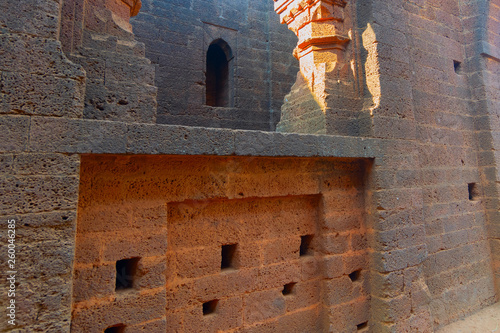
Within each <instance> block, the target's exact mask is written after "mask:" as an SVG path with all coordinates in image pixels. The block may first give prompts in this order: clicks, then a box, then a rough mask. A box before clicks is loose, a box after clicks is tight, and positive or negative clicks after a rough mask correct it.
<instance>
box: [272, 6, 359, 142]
mask: <svg viewBox="0 0 500 333" xmlns="http://www.w3.org/2000/svg"><path fill="white" fill-rule="evenodd" d="M274 7H275V11H276V12H277V13H278V14H279V15H280V18H281V23H284V24H287V25H288V28H289V29H290V30H292V31H293V32H294V33H295V34H296V35H297V37H298V39H299V40H298V43H297V47H296V48H295V50H294V56H295V57H296V58H297V59H298V60H299V63H300V73H301V74H302V77H301V75H299V76H298V78H297V82H296V83H295V85H294V87H292V92H291V93H290V94H289V95H287V97H286V98H285V105H284V106H283V108H282V118H281V122H280V123H279V124H278V127H277V130H278V131H283V132H302V133H323V134H327V133H335V132H337V131H336V130H335V129H334V127H335V126H333V127H332V126H331V125H332V124H330V123H329V119H328V118H329V116H328V114H329V113H331V111H332V110H333V109H337V110H338V109H342V110H343V109H346V108H348V109H349V108H350V109H352V107H353V99H356V98H357V91H356V89H357V84H356V80H355V73H356V68H355V54H354V48H353V46H352V44H353V43H352V40H353V34H354V28H353V27H354V24H353V20H352V15H351V10H352V9H351V6H350V3H348V2H347V1H346V0H275V3H274ZM305 84H307V87H308V88H309V93H310V94H311V95H312V96H309V98H307V94H308V92H307V90H306V89H304V87H305ZM310 97H312V98H313V99H314V101H315V102H316V106H314V101H312V100H311V98H310ZM346 98H347V100H346ZM348 99H351V101H349V100H348ZM306 100H307V102H306ZM354 104H356V103H354ZM332 108H333V109H332ZM337 114H338V112H337ZM330 118H331V117H330Z"/></svg>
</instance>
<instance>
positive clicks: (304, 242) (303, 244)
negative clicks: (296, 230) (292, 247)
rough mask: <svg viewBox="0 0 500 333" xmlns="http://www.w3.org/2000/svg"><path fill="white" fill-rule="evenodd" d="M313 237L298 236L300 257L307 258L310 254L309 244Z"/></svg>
mask: <svg viewBox="0 0 500 333" xmlns="http://www.w3.org/2000/svg"><path fill="white" fill-rule="evenodd" d="M312 239H313V235H305V236H300V256H301V257H302V256H307V255H311V254H312V249H311V242H312Z"/></svg>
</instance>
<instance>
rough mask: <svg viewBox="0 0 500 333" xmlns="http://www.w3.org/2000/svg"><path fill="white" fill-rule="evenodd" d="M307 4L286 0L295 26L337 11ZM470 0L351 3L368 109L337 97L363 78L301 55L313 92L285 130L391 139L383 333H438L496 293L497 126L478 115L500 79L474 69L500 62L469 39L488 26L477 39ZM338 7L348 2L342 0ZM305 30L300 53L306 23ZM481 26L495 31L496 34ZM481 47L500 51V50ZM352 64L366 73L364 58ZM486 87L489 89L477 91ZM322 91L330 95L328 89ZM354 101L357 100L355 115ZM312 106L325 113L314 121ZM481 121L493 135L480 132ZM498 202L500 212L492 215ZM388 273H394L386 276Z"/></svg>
mask: <svg viewBox="0 0 500 333" xmlns="http://www.w3.org/2000/svg"><path fill="white" fill-rule="evenodd" d="M299 3H300V1H288V0H279V1H276V2H275V4H276V5H275V9H276V11H277V12H278V13H280V15H281V17H282V22H283V23H287V24H288V26H289V27H290V29H292V30H294V29H295V30H296V28H295V26H294V25H295V24H296V20H299V22H300V24H302V25H305V26H306V27H308V26H313V25H314V24H316V23H315V20H316V19H318V21H319V17H315V16H314V15H312V14H308V13H313V9H315V8H316V6H319V7H317V8H323V7H324V9H321V10H320V12H321V15H326V17H331V16H332V15H333V16H335V15H338V12H335V10H333V11H332V9H331V7H328V6H329V5H328V3H329V2H327V1H324V3H323V1H313V2H311V5H306V4H305V3H304V4H302V5H299ZM460 4H461V2H459V1H447V2H445V3H444V2H434V1H418V2H405V3H386V2H379V1H367V2H363V3H361V2H359V3H358V5H357V8H356V10H355V11H354V10H351V11H350V12H349V11H348V10H347V9H348V8H349V5H347V6H346V7H345V11H344V14H346V13H348V15H354V16H356V23H357V27H356V30H352V31H351V32H352V34H350V35H349V38H350V39H351V40H354V41H355V40H356V39H357V38H359V43H358V44H356V43H354V44H353V45H352V48H354V52H355V53H357V54H358V55H357V56H359V57H361V59H362V64H363V67H364V68H362V71H361V73H362V75H361V76H358V75H355V77H356V80H355V83H354V84H355V85H364V86H365V87H364V96H363V99H364V102H363V104H364V106H361V105H359V103H357V102H356V101H355V99H352V101H349V95H348V97H347V98H338V97H337V96H342V95H343V94H342V92H343V91H344V90H345V89H346V87H349V86H350V85H352V80H351V78H350V77H342V76H341V75H340V76H339V74H338V73H337V72H336V71H335V70H333V71H331V72H327V73H326V74H325V77H324V78H323V79H322V80H320V81H319V82H318V80H317V78H316V77H317V75H315V76H311V75H308V68H309V67H312V66H313V65H314V66H316V68H319V67H320V66H319V65H318V62H317V61H316V60H315V58H314V59H307V58H300V59H301V70H302V68H303V67H304V68H305V70H302V72H303V75H304V77H305V81H307V82H308V84H309V90H310V92H308V91H307V90H306V88H305V87H306V86H305V83H304V82H303V81H304V79H302V78H301V77H299V78H298V80H297V82H296V87H297V88H296V89H295V90H292V91H291V93H290V95H288V96H287V98H286V99H285V104H284V106H283V109H282V110H283V116H282V121H283V122H282V123H280V124H279V125H278V129H279V130H281V131H292V132H293V131H300V132H302V133H328V134H343V135H353V136H368V137H374V138H380V139H382V140H383V142H384V143H383V144H382V145H381V146H380V147H379V148H380V150H379V153H380V154H383V155H384V157H383V158H381V159H376V160H375V165H374V166H375V167H374V169H373V170H372V174H371V175H372V176H373V177H372V178H371V181H372V183H371V188H372V189H373V192H372V199H373V202H372V204H373V206H372V214H371V217H370V218H369V219H368V225H369V226H370V227H371V229H369V231H368V234H369V236H370V237H369V239H370V244H371V246H372V248H373V250H374V251H375V252H374V253H373V257H372V260H373V269H374V272H373V274H374V277H375V278H374V280H373V285H372V290H373V291H374V292H375V293H374V294H373V298H372V305H371V308H372V317H371V323H370V328H371V329H373V330H374V331H377V332H378V331H380V332H401V331H416V330H419V331H424V332H428V331H432V330H433V326H434V327H438V326H441V325H444V324H447V323H449V322H450V321H454V320H456V319H458V318H460V317H461V316H463V315H464V314H467V313H471V312H474V311H476V310H478V309H479V308H481V307H484V306H485V305H488V304H491V303H492V302H494V301H495V300H496V299H497V294H496V292H495V288H494V276H493V274H492V271H491V264H492V261H493V265H494V267H497V266H498V265H496V264H495V258H496V251H497V250H496V247H495V245H496V243H495V242H496V239H495V231H492V230H495V227H494V226H495V225H496V220H497V217H496V216H497V215H498V214H496V215H495V217H493V216H491V215H493V214H492V213H493V210H495V211H496V210H497V207H498V201H497V199H494V200H492V199H491V198H488V197H489V196H490V193H491V194H492V195H491V197H493V198H497V197H498V196H497V194H496V186H494V185H493V183H492V182H495V180H496V178H495V177H496V176H494V175H493V172H491V171H492V169H490V170H487V168H488V163H491V164H494V162H493V161H494V158H491V157H489V158H488V159H487V161H484V160H483V161H481V159H482V156H481V154H482V155H483V156H485V153H489V154H492V151H494V150H495V148H493V147H494V143H493V144H489V142H491V141H492V140H491V139H489V138H488V136H493V138H495V135H494V133H492V129H491V128H488V125H487V122H488V121H490V120H489V119H488V118H486V119H485V120H483V121H482V122H481V123H479V122H478V120H479V119H477V117H476V115H477V114H482V113H485V112H486V114H487V111H486V110H487V109H484V108H482V109H481V111H478V110H477V108H478V107H479V108H481V104H480V103H481V100H482V99H483V100H484V101H483V104H486V101H492V100H494V97H493V96H495V93H493V94H492V96H488V92H490V91H491V90H492V89H491V88H490V86H491V84H489V82H490V81H489V80H491V79H489V80H488V81H483V82H482V83H480V82H481V81H480V80H481V79H480V78H479V76H480V74H474V73H473V72H474V71H480V70H483V71H485V72H486V73H488V74H491V73H492V72H493V73H494V72H495V69H494V68H495V65H494V64H496V60H495V59H494V56H491V54H489V55H486V54H485V53H484V52H485V51H483V55H482V56H480V52H477V46H476V49H473V50H470V48H471V46H469V45H470V44H469V43H475V38H477V37H478V36H477V34H478V31H477V30H474V31H475V33H476V36H472V29H473V28H474V29H477V28H478V27H480V26H481V25H483V24H485V21H487V20H486V17H485V16H484V12H483V11H484V10H485V4H486V2H481V1H477V2H468V3H467V4H463V5H462V6H460ZM338 5H339V7H342V4H341V2H339V4H338ZM309 6H312V7H310V9H308V8H309ZM321 6H323V7H321ZM491 8H493V9H494V10H495V9H497V8H498V7H497V4H494V3H490V4H489V8H488V9H491ZM318 10H319V9H318ZM318 13H319V12H318ZM301 15H305V18H302V19H301ZM307 15H310V16H307ZM475 15H477V16H478V17H475ZM321 18H322V17H321ZM481 20H484V21H483V22H481ZM490 20H491V19H490ZM319 22H321V21H319ZM318 24H319V23H318ZM344 24H346V23H345V21H344ZM489 25H490V26H494V23H493V24H491V23H490V24H489ZM323 28H324V29H321V28H318V29H316V30H314V27H312V28H311V29H312V31H313V32H314V31H315V32H316V33H317V36H318V38H323V37H324V36H326V37H328V38H331V35H332V32H331V30H330V28H329V27H323ZM303 29H305V28H303ZM341 31H342V30H341V29H338V28H336V30H335V32H334V34H338V35H339V36H342V33H341ZM485 31H490V29H487V30H485ZM493 31H495V29H493ZM297 33H298V35H299V45H298V49H299V50H300V48H301V33H302V32H301V31H298V32H297ZM481 34H483V35H485V36H487V37H486V38H485V39H489V40H495V37H494V36H495V35H494V33H486V34H485V33H484V32H481V33H480V35H481ZM492 36H493V38H492ZM349 43H350V42H349ZM350 44H352V43H350ZM492 44H494V42H493V43H492ZM480 45H481V46H482V47H483V49H487V50H488V52H490V53H492V52H493V53H494V50H495V48H494V47H489V46H488V47H485V46H484V43H481V44H480ZM473 48H474V47H473ZM467 51H469V56H467ZM470 51H472V52H470ZM329 52H330V53H332V55H331V56H330V58H329V57H328V56H324V55H323V56H322V54H323V53H324V51H323V50H322V49H321V48H320V47H318V48H316V49H314V48H313V51H312V53H313V54H314V56H313V57H316V56H318V58H320V60H321V61H319V62H320V65H321V64H323V66H331V67H332V66H333V65H335V66H338V64H340V65H341V64H342V61H343V60H342V58H340V57H338V51H337V50H331V51H329ZM351 52H352V51H351ZM318 54H319V55H318ZM299 55H300V52H299ZM335 55H337V57H336V56H335ZM468 57H470V58H468ZM474 57H476V58H474ZM477 57H479V58H480V59H477ZM474 62H476V63H479V64H483V68H484V67H486V70H484V69H482V68H481V66H477V65H476V69H474ZM352 69H353V71H354V73H356V70H355V69H356V67H353V68H352ZM469 71H470V73H471V74H470V75H468V73H469ZM309 72H311V71H310V70H309ZM314 73H315V74H317V73H316V72H314ZM488 74H486V75H485V76H487V75H488ZM483 75H484V74H483ZM493 75H494V74H493ZM495 78H496V77H495ZM301 80H302V81H301ZM493 80H494V79H493ZM356 81H357V82H356ZM301 82H302V83H301ZM478 83H479V85H478ZM482 84H484V85H486V86H487V88H482V87H484V86H482ZM492 86H493V87H495V86H497V84H493V85H492ZM481 89H483V90H484V91H485V92H484V91H483V92H482V93H481V92H479V91H478V90H481ZM323 91H327V92H328V94H327V95H326V96H325V95H323ZM352 96H354V97H355V95H352ZM478 97H479V98H478ZM478 99H479V100H478ZM314 102H316V106H315V105H314ZM490 103H491V102H490ZM349 106H354V108H353V110H354V111H355V112H351V111H350V110H349V109H348V108H349ZM319 110H322V111H323V112H319ZM366 111H369V112H368V113H366ZM306 112H308V114H306ZM311 114H315V117H317V118H318V119H322V120H321V121H314V122H313V121H312V119H311ZM323 119H325V120H323ZM285 120H286V121H285ZM323 123H325V125H323ZM485 123H486V127H485V128H484V126H485ZM478 125H479V126H478ZM318 126H323V127H322V128H318ZM478 127H479V128H478ZM481 127H483V128H484V133H481V132H479V133H478V132H474V131H475V130H477V129H482V128H481ZM493 142H494V139H493ZM477 147H479V149H480V150H485V151H486V152H485V153H481V152H480V155H479V158H478V155H477V153H476V148H477ZM484 162H487V163H486V165H485V167H482V164H484ZM478 167H479V168H478ZM492 176H493V178H491V177H492ZM483 179H484V180H486V182H484V183H481V185H488V184H490V185H489V187H490V189H488V190H487V189H483V188H481V186H480V181H481V180H483ZM473 184H475V185H473ZM471 186H472V187H471ZM474 186H475V187H474ZM493 187H495V188H493ZM472 188H474V189H472ZM483 195H486V197H483ZM488 207H491V210H492V212H491V213H487V214H486V215H485V210H484V209H487V210H488V209H489V208H488ZM488 215H490V216H491V217H489V221H488ZM494 221H495V222H494ZM487 226H489V227H490V228H487ZM488 237H490V239H491V241H490V243H489V244H488ZM492 244H493V246H492ZM396 272H399V273H398V274H397V275H396V274H395V273H396ZM389 273H390V274H389ZM379 274H382V275H379ZM388 274H389V275H388ZM384 275H387V277H389V276H391V278H390V279H389V278H384V279H382V277H383V276H384ZM399 276H403V277H406V278H405V279H404V281H405V283H404V285H403V286H402V287H400V288H398V289H397V290H398V292H396V293H393V292H392V290H391V288H393V285H392V284H393V283H396V282H397V280H395V279H396V277H399ZM386 288H388V289H389V290H388V291H385V290H384V289H386ZM379 293H380V294H379Z"/></svg>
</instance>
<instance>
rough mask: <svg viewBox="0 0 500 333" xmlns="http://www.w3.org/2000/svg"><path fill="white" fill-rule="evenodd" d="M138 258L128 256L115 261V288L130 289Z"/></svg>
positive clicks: (132, 284)
mask: <svg viewBox="0 0 500 333" xmlns="http://www.w3.org/2000/svg"><path fill="white" fill-rule="evenodd" d="M139 260H140V258H130V259H122V260H118V261H117V262H116V290H124V289H130V288H132V287H133V286H134V278H135V274H136V271H137V264H138V263H139Z"/></svg>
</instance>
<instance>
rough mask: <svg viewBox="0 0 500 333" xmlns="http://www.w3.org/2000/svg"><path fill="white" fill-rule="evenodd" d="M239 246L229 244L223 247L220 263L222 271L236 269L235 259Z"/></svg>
mask: <svg viewBox="0 0 500 333" xmlns="http://www.w3.org/2000/svg"><path fill="white" fill-rule="evenodd" d="M237 246H238V244H228V245H222V249H221V256H222V259H221V263H220V268H221V269H223V270H224V269H231V268H234V259H235V253H236V247H237Z"/></svg>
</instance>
